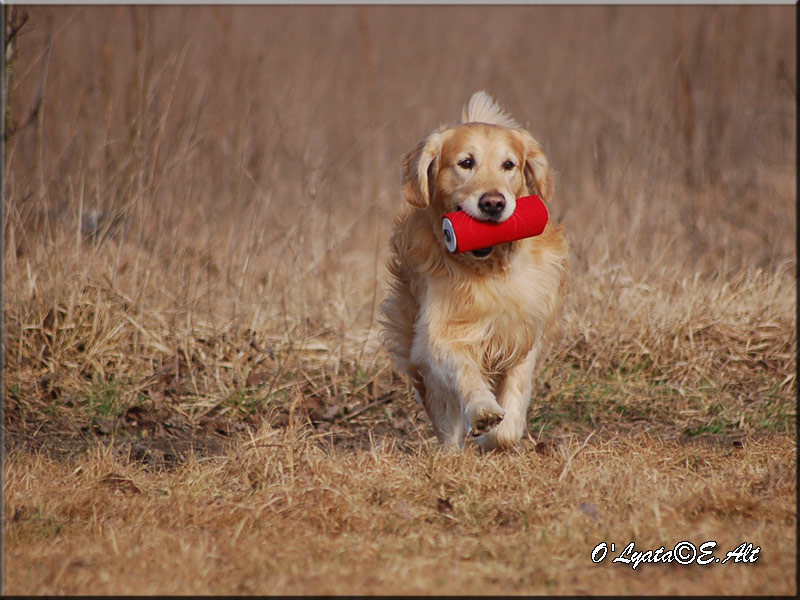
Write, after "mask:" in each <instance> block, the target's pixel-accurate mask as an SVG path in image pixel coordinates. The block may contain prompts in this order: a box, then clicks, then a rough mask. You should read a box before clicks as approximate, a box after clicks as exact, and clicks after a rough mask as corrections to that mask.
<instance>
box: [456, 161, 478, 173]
mask: <svg viewBox="0 0 800 600" xmlns="http://www.w3.org/2000/svg"><path fill="white" fill-rule="evenodd" d="M458 166H459V167H461V168H462V169H466V170H467V171H469V170H470V169H471V168H472V167H474V166H475V161H474V160H472V159H471V158H465V159H463V160H460V161H458Z"/></svg>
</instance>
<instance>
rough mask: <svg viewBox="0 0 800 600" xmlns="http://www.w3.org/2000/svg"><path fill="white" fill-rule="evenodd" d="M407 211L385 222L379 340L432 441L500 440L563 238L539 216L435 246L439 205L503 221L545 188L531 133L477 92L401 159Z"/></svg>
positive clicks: (517, 413) (510, 428) (521, 417)
mask: <svg viewBox="0 0 800 600" xmlns="http://www.w3.org/2000/svg"><path fill="white" fill-rule="evenodd" d="M403 190H404V195H405V199H406V201H407V202H408V203H409V204H410V205H411V207H412V208H411V210H410V211H408V212H406V213H405V214H404V215H402V216H401V217H400V218H399V219H398V220H397V221H396V223H395V229H394V233H393V235H392V239H391V254H390V257H389V261H388V269H389V272H390V275H391V277H392V281H391V288H390V292H389V296H388V297H387V298H386V300H385V301H384V302H383V304H382V307H381V308H382V312H383V320H382V321H381V324H382V325H383V327H384V332H383V340H384V344H385V345H386V348H387V349H388V351H389V353H390V354H391V356H392V359H393V361H394V363H395V365H396V367H397V368H398V369H399V370H400V371H401V372H403V373H404V374H406V375H407V376H408V377H409V379H410V380H411V383H412V384H413V386H414V389H415V391H416V395H417V400H418V401H419V402H420V403H421V404H422V406H423V407H424V408H425V412H426V413H427V415H428V417H429V418H430V420H431V423H432V425H433V429H434V431H435V432H436V435H437V437H438V438H439V440H440V442H441V443H442V444H443V445H444V446H445V448H448V449H460V448H462V447H463V444H464V441H465V439H466V438H471V439H474V441H475V442H476V443H477V444H478V445H479V446H480V447H481V448H482V449H483V450H492V449H495V448H500V449H502V448H508V447H510V446H513V445H514V444H515V443H516V442H517V441H519V440H520V439H521V438H522V436H523V434H524V432H525V421H526V413H527V409H528V404H529V403H530V397H531V388H532V379H533V371H534V368H535V366H536V363H537V361H538V360H539V359H540V356H539V354H540V351H541V350H542V347H543V345H544V342H545V339H546V336H547V333H548V332H549V331H550V330H551V329H552V328H553V326H554V324H555V322H556V319H557V318H558V314H559V312H560V311H559V309H560V305H561V300H562V296H563V294H564V288H565V286H566V281H567V255H568V246H567V241H566V239H565V237H564V234H563V232H562V228H561V227H558V226H556V225H554V224H552V223H548V224H547V227H546V228H545V230H544V232H543V233H542V234H541V235H539V236H537V237H532V238H527V239H523V240H519V241H515V242H509V243H504V244H499V245H497V246H494V247H491V248H485V249H481V250H475V251H472V252H468V253H463V254H451V253H449V252H448V251H447V249H446V248H445V243H444V236H443V233H442V216H443V215H444V214H445V213H448V212H453V211H456V210H464V211H466V212H467V214H469V215H470V216H471V217H473V218H476V219H482V220H493V221H497V222H502V221H504V220H505V219H507V218H508V217H509V216H510V215H511V214H512V213H513V212H514V208H515V201H516V199H517V198H519V197H522V196H526V195H530V194H538V195H539V196H540V197H541V198H542V200H544V201H545V202H546V203H548V202H550V201H551V199H552V195H553V178H552V175H551V173H550V169H549V167H548V163H547V158H546V157H545V155H544V153H543V152H542V148H541V146H540V145H539V144H538V142H537V141H536V140H535V139H534V138H533V136H532V135H531V134H530V133H528V132H527V131H525V130H524V129H522V128H521V127H519V125H518V124H517V123H516V121H514V119H512V118H511V117H510V116H509V115H507V114H506V113H505V112H504V111H503V109H502V108H500V107H499V106H498V105H497V104H496V103H495V101H494V100H493V99H492V98H491V97H490V96H488V95H487V94H486V93H485V92H477V93H476V94H474V95H473V96H472V98H470V100H469V102H468V103H467V105H466V106H465V107H464V110H463V113H462V122H461V123H460V124H458V125H455V126H452V127H445V126H443V127H441V128H439V129H438V130H437V131H434V132H433V133H431V134H430V135H428V136H427V137H426V138H425V139H424V140H423V141H422V142H420V144H419V145H418V146H417V147H416V148H415V149H414V150H412V151H411V152H409V153H408V154H407V155H406V156H405V158H404V161H403Z"/></svg>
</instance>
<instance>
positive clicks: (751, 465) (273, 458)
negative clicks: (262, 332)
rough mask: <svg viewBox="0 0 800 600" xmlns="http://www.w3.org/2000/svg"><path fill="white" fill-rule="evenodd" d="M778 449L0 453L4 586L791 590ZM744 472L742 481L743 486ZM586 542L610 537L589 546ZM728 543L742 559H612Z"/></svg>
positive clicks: (784, 473)
mask: <svg viewBox="0 0 800 600" xmlns="http://www.w3.org/2000/svg"><path fill="white" fill-rule="evenodd" d="M795 453H796V448H795V444H794V442H793V441H792V440H789V439H787V438H786V437H785V436H780V437H769V438H764V439H761V440H757V441H756V440H753V441H750V442H748V443H746V444H744V446H743V447H739V448H736V447H728V448H720V447H710V446H703V445H681V444H677V443H675V442H665V441H658V440H655V439H651V438H649V437H647V436H643V437H639V438H636V439H626V438H611V439H608V440H605V441H602V442H601V441H596V440H589V442H588V443H585V441H584V440H582V439H580V438H577V437H575V436H570V437H567V438H565V439H563V440H562V441H560V442H558V443H553V444H549V445H548V446H547V447H546V448H545V449H544V450H543V451H542V452H541V453H539V452H535V451H533V449H532V448H531V447H530V446H528V447H526V448H525V449H524V450H522V451H520V452H513V453H509V454H504V455H494V456H478V455H477V454H476V453H474V452H467V453H465V454H464V455H463V456H452V455H451V456H447V455H443V454H441V453H440V452H439V451H438V449H436V448H431V447H430V446H425V447H422V448H419V449H418V450H417V451H414V452H401V451H398V450H397V449H396V448H393V447H392V446H391V445H385V444H376V445H375V447H374V448H372V449H371V450H367V451H362V452H356V453H354V452H351V451H342V450H337V449H335V448H331V447H320V446H319V445H317V444H313V443H308V441H304V440H302V439H297V438H296V437H292V436H287V435H286V434H285V433H284V432H282V431H280V430H274V429H263V430H261V431H260V432H259V433H258V434H257V435H255V436H254V438H253V441H252V443H249V444H243V445H242V446H241V447H240V448H239V449H238V450H237V451H236V452H232V453H230V454H228V455H225V456H223V457H219V458H215V459H210V460H203V461H198V460H189V461H188V462H187V463H186V464H185V465H183V466H182V467H181V468H180V469H178V470H177V471H172V472H161V473H153V472H148V471H144V470H142V469H141V468H139V467H137V466H136V465H131V464H130V463H126V462H120V461H118V460H116V459H115V458H114V457H113V456H111V454H110V453H109V452H108V451H106V450H102V449H98V450H95V451H93V452H92V453H91V454H90V455H89V456H88V457H87V458H86V459H85V460H83V461H81V463H80V466H78V467H77V468H76V467H75V465H73V464H65V463H63V462H54V461H51V460H49V459H46V458H43V457H42V456H32V455H29V454H12V455H11V456H10V457H8V458H7V462H6V471H5V481H6V509H5V514H6V522H7V528H6V538H5V540H6V549H7V550H6V573H7V576H8V590H9V591H13V592H17V593H19V592H25V591H36V592H38V593H43V594H52V593H59V594H81V593H92V594H156V593H159V594H165V593H166V594H176V593H180V594H209V593H211V594H265V593H276V592H279V593H284V594H298V593H299V594H419V593H431V594H564V593H569V594H591V593H596V592H597V591H598V590H604V591H610V590H614V591H615V593H630V594H638V595H650V594H652V593H653V591H654V590H658V592H659V593H663V594H698V593H702V594H727V593H730V592H731V591H733V589H734V588H732V584H733V582H735V592H736V593H737V594H745V595H746V594H756V595H771V594H793V593H794V591H795V589H796V587H795V580H794V576H793V573H794V568H793V567H794V561H795V557H796V540H795V534H794V531H795V526H796V511H795V495H796V491H797V490H796V478H795V472H796V460H795ZM743 482H744V483H743ZM601 541H605V542H607V543H608V544H611V543H612V542H613V543H614V544H615V547H616V551H615V553H613V554H611V555H610V556H609V557H608V558H607V559H606V560H605V561H604V562H603V563H600V564H598V565H595V564H593V563H592V562H591V553H592V550H593V548H594V547H595V546H596V545H597V544H598V543H600V542H601ZM631 541H634V542H635V547H636V548H637V549H641V550H648V549H649V550H655V549H657V548H659V547H660V546H662V545H663V546H666V547H667V548H672V547H673V546H674V545H675V544H677V543H678V542H680V541H690V542H692V543H693V544H695V546H700V545H701V544H703V543H704V542H706V541H715V542H717V546H716V548H715V550H714V555H715V556H716V557H718V558H725V556H726V553H727V552H728V551H731V550H734V549H735V548H736V547H737V546H739V545H740V544H741V543H743V542H748V543H749V542H752V543H753V544H754V546H756V545H757V546H760V547H761V550H760V552H759V559H758V561H757V562H756V563H754V564H734V563H733V562H729V563H727V564H724V565H722V564H720V565H716V564H715V565H708V566H698V565H691V566H681V565H678V564H676V563H672V564H642V565H639V566H638V567H637V569H636V570H634V569H632V568H631V566H630V565H625V564H620V563H617V564H613V563H611V560H612V557H615V556H618V555H619V554H620V551H621V549H622V547H624V546H625V545H627V544H628V543H629V542H631Z"/></svg>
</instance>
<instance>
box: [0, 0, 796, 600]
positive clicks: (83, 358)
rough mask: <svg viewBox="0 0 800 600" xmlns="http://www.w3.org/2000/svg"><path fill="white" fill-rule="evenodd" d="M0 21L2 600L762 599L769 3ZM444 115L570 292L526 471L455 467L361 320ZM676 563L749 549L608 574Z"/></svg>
mask: <svg viewBox="0 0 800 600" xmlns="http://www.w3.org/2000/svg"><path fill="white" fill-rule="evenodd" d="M6 8H7V7H6ZM16 11H17V12H16V18H19V15H20V14H22V12H23V11H26V12H27V14H28V15H29V17H30V19H29V21H28V22H27V23H25V24H24V26H23V27H22V29H20V31H19V33H18V34H17V35H16V36H15V39H14V42H15V45H16V46H15V51H16V54H15V55H10V54H9V55H8V56H9V59H10V60H9V62H8V63H7V68H6V74H7V75H9V94H8V98H7V110H8V114H7V120H6V128H5V132H6V142H5V147H4V150H5V153H4V167H5V176H4V181H3V186H4V187H3V191H4V204H3V208H4V214H3V216H4V222H3V233H4V246H3V261H4V286H3V296H2V298H3V307H4V314H3V317H4V318H3V327H4V337H5V339H4V354H3V355H4V360H5V368H4V384H3V395H4V399H3V408H4V418H3V435H4V443H3V451H4V470H3V473H4V476H3V477H4V479H3V499H4V503H3V518H4V539H3V541H4V544H3V553H4V565H3V567H4V574H3V575H4V579H3V592H4V593H6V594H79V595H83V594H328V593H330V594H354V593H355V594H420V593H429V594H611V595H615V594H649V595H652V594H657V595H661V594H757V595H792V594H795V593H796V591H797V582H796V575H795V574H796V523H797V517H796V491H797V481H796V464H797V460H796V450H797V444H796V427H795V425H796V404H795V398H796V394H797V379H796V351H797V334H796V318H795V315H796V285H797V280H796V245H795V238H796V144H797V139H796V125H797V115H796V102H797V100H796V87H797V86H796V83H797V80H796V60H795V51H796V43H797V40H796V29H795V25H794V23H795V14H796V8H795V7H792V6H787V7H779V6H771V7H755V6H749V7H748V6H731V7H690V6H672V7H622V6H618V7H601V6H598V7H552V6H551V7H543V6H528V7H524V6H521V7H493V6H482V7H470V8H467V7H401V6H394V7H380V6H371V7H345V6H342V7H333V6H330V7H321V6H316V7H301V8H298V7H224V8H223V7H186V6H182V7H158V8H152V7H142V6H139V7H126V6H118V7H71V6H63V7H28V8H25V7H20V6H18V7H16ZM6 14H7V15H8V14H9V13H6ZM7 31H8V30H7ZM479 89H486V90H488V91H489V92H490V93H492V94H494V95H495V96H496V97H497V98H498V99H499V101H500V102H501V103H502V104H503V105H504V106H505V107H506V108H507V109H508V110H509V112H510V113H511V114H513V115H514V116H515V117H517V118H518V120H519V121H520V122H522V123H523V124H526V125H527V126H528V128H529V129H530V130H531V131H532V132H533V133H534V135H535V136H536V137H537V138H538V139H539V141H540V142H541V143H542V145H543V147H544V149H545V151H546V152H547V154H548V157H549V160H550V163H551V164H552V166H553V167H554V168H555V170H556V194H555V199H554V202H553V205H552V207H551V214H552V215H553V216H554V218H556V219H557V220H558V221H560V222H561V223H562V224H563V225H564V226H565V228H566V230H567V231H568V235H569V239H570V243H571V257H570V260H571V283H570V293H569V298H568V302H567V305H566V307H565V312H564V318H563V327H562V331H561V332H560V335H559V336H557V338H556V340H555V341H554V343H553V347H552V349H551V351H550V353H549V356H548V359H547V361H546V363H545V364H544V365H543V367H542V369H541V370H540V371H539V372H538V373H537V374H536V381H535V386H534V400H533V403H532V409H531V412H530V414H529V427H528V431H529V435H528V438H527V439H526V440H525V442H524V443H523V444H521V445H520V446H519V448H517V449H515V450H514V451H511V452H508V453H502V454H491V455H479V454H478V453H476V452H475V451H474V449H472V448H467V449H466V450H465V451H464V452H463V454H461V455H458V456H455V455H445V454H442V453H441V452H440V451H439V450H438V448H437V447H436V444H435V442H434V439H433V435H432V432H431V430H430V428H429V427H428V425H427V423H426V421H425V418H424V415H423V414H422V412H421V410H420V409H419V408H418V407H417V406H416V405H415V403H414V401H413V397H412V395H411V390H410V387H409V386H408V385H407V383H406V382H405V381H404V380H403V379H402V378H401V377H400V376H399V375H398V374H397V373H396V372H395V371H394V370H393V369H392V367H391V365H390V363H389V361H388V357H387V355H386V353H385V351H384V350H383V349H382V348H381V346H380V341H379V337H378V336H379V327H378V325H377V323H376V317H377V308H378V305H379V303H380V301H381V299H382V298H383V296H384V293H385V289H386V288H385V283H386V272H385V269H384V261H385V257H386V251H387V236H388V234H389V232H390V230H391V225H392V219H393V217H394V216H395V215H397V214H398V213H399V212H400V211H401V210H404V207H403V202H402V199H401V197H400V186H399V165H400V158H401V156H402V154H403V153H404V152H405V151H406V150H408V149H410V148H412V147H413V145H414V144H415V143H416V142H417V141H418V140H419V139H420V138H421V137H423V136H424V135H425V134H426V133H428V132H429V131H430V130H432V129H434V128H435V127H436V126H438V125H439V124H440V123H441V122H446V121H450V120H454V119H456V118H457V117H458V115H459V114H460V109H461V105H462V103H463V102H464V101H465V100H466V99H467V98H468V97H469V95H470V94H471V93H472V92H474V91H476V90H479ZM603 541H605V542H607V543H608V544H611V543H614V544H615V546H616V552H614V553H609V556H608V557H607V558H606V560H604V561H603V562H601V563H599V564H594V563H593V562H592V560H591V555H592V550H593V549H594V548H595V547H596V546H597V544H599V543H600V542H603ZM681 541H689V542H691V543H693V544H694V545H695V546H698V547H699V546H700V545H701V544H703V543H704V542H707V541H715V542H716V543H717V545H716V548H715V549H714V556H716V557H719V558H725V554H726V552H728V551H731V550H734V549H735V548H736V547H737V546H739V545H740V544H742V543H752V544H753V546H754V547H756V546H758V547H759V548H760V550H759V553H758V554H757V555H756V557H755V558H756V560H755V561H754V562H751V563H740V564H735V563H734V560H733V559H731V560H729V561H728V562H727V563H725V564H721V563H712V564H708V565H704V566H701V565H697V564H691V565H680V564H677V563H676V562H672V563H662V564H646V563H643V564H640V565H639V566H638V567H637V568H636V569H633V568H632V567H631V565H629V564H620V563H612V562H611V560H612V557H613V556H617V555H619V554H620V553H621V550H622V548H623V547H624V546H625V545H626V544H628V543H629V542H635V549H636V550H642V551H644V550H656V549H658V548H660V547H661V546H664V547H665V548H666V549H671V548H673V547H674V546H675V545H676V544H677V543H678V542H681Z"/></svg>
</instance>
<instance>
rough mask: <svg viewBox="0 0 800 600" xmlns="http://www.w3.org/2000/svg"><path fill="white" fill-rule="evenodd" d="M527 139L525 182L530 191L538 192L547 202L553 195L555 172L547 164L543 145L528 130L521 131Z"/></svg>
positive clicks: (531, 192)
mask: <svg viewBox="0 0 800 600" xmlns="http://www.w3.org/2000/svg"><path fill="white" fill-rule="evenodd" d="M520 133H522V137H523V138H524V140H525V184H526V185H527V186H528V193H530V194H538V195H539V197H540V198H541V199H542V200H544V201H545V202H549V201H550V199H551V198H552V197H553V173H552V172H551V171H550V167H549V166H548V164H547V157H546V156H545V155H544V151H543V150H542V147H541V146H540V145H539V142H537V141H536V140H535V139H534V138H533V136H532V135H531V134H530V133H528V132H527V131H521V132H520Z"/></svg>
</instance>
